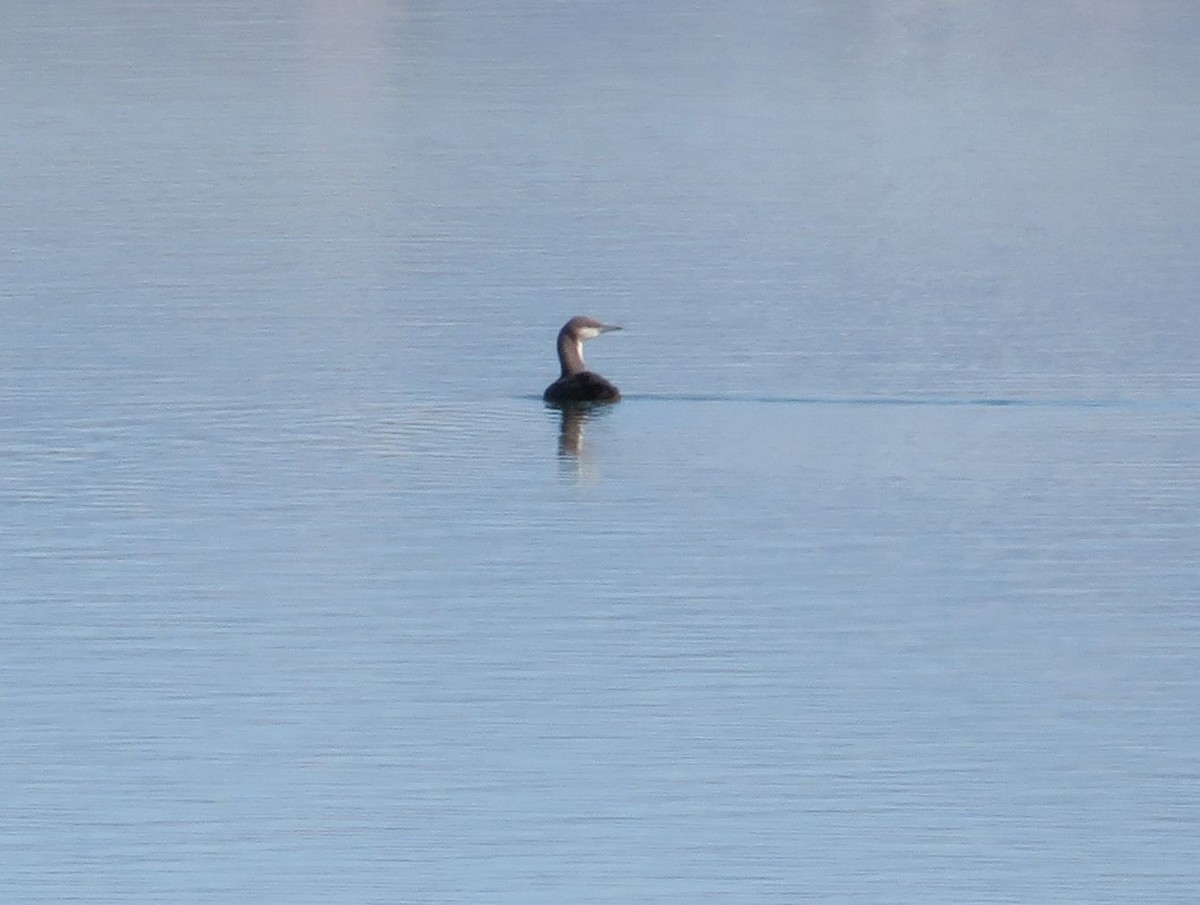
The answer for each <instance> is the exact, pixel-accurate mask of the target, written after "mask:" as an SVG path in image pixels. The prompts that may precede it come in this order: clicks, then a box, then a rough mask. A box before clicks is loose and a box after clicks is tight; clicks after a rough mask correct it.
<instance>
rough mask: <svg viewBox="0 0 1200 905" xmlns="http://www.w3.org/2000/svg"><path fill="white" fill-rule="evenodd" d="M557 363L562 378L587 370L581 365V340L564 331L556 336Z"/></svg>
mask: <svg viewBox="0 0 1200 905" xmlns="http://www.w3.org/2000/svg"><path fill="white" fill-rule="evenodd" d="M558 363H559V364H560V365H562V376H563V377H570V376H571V375H572V374H578V373H580V372H581V371H585V370H587V368H586V366H585V365H584V363H583V340H581V339H579V337H577V336H573V335H571V334H570V333H568V332H567V331H566V330H563V331H562V332H560V333H559V334H558Z"/></svg>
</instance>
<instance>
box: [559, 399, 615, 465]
mask: <svg viewBox="0 0 1200 905" xmlns="http://www.w3.org/2000/svg"><path fill="white" fill-rule="evenodd" d="M558 408H559V418H560V421H559V425H558V454H559V456H560V457H562V458H565V459H583V458H585V455H586V454H585V451H584V443H583V434H584V427H585V425H586V424H587V423H588V422H589V421H591V420H592V419H594V418H602V417H604V416H605V415H607V414H608V413H609V411H611V407H610V406H606V405H589V404H574V405H563V406H559V407H558Z"/></svg>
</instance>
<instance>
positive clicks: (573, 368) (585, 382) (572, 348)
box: [542, 315, 621, 405]
mask: <svg viewBox="0 0 1200 905" xmlns="http://www.w3.org/2000/svg"><path fill="white" fill-rule="evenodd" d="M620 329H621V328H620V327H614V326H612V325H611V324H602V323H600V321H598V320H596V319H595V318H591V317H583V316H582V315H581V316H579V317H573V318H571V319H570V320H569V321H567V322H566V323H565V324H563V328H562V329H561V330H559V331H558V363H559V364H560V365H562V376H561V377H559V378H558V380H556V381H554V383H552V384H550V386H548V387H546V392H544V393H543V394H542V398H543V399H545V400H546V401H547V402H549V403H551V404H553V405H563V404H564V403H572V402H616V401H617V400H618V399H620V398H621V391H620V390H618V389H617V388H616V387H615V386H613V385H612V384H611V383H609V382H608V381H607V380H605V379H604V378H603V377H601V376H600V375H599V374H593V373H592V372H591V371H589V370H587V366H586V365H584V363H583V343H584V340H588V339H595V338H596V337H597V336H599V335H600V334H601V333H609V332H611V331H613V330H620Z"/></svg>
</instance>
